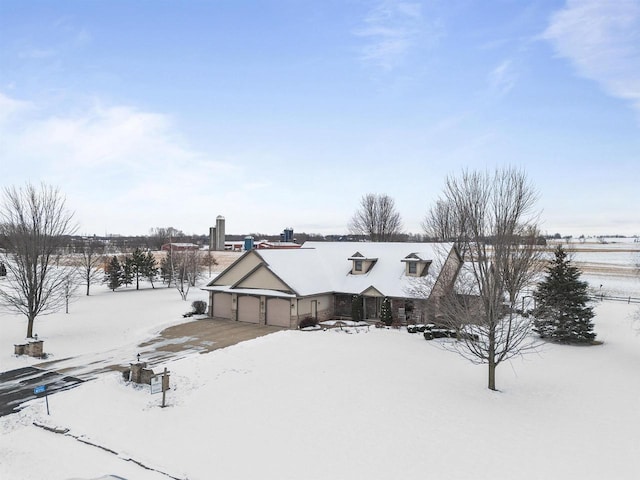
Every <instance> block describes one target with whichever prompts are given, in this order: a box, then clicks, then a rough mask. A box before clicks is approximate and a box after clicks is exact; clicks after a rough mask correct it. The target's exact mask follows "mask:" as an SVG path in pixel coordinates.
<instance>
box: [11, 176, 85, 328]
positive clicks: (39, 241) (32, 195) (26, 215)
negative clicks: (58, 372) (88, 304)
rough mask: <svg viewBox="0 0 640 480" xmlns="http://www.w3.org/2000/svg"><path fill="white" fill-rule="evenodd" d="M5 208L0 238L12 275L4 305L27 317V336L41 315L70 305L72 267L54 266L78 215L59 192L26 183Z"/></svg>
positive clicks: (45, 186)
mask: <svg viewBox="0 0 640 480" xmlns="http://www.w3.org/2000/svg"><path fill="white" fill-rule="evenodd" d="M3 200H4V201H3V204H2V205H1V206H0V229H1V231H0V238H1V242H2V247H3V248H4V251H5V253H4V254H3V255H4V257H5V259H4V263H5V265H6V267H7V270H8V286H7V288H5V289H2V290H0V301H2V303H3V304H4V305H5V306H7V307H8V308H9V309H11V310H13V311H16V312H18V313H21V314H24V315H25V316H26V317H27V337H31V336H32V335H33V324H34V321H35V319H36V317H37V316H38V315H40V314H46V313H52V312H54V311H56V310H58V309H59V308H61V307H62V306H63V305H64V304H65V301H66V298H65V297H66V295H65V282H67V281H68V275H69V272H68V268H66V267H58V266H56V265H54V264H53V263H54V261H55V255H56V254H57V253H58V251H59V249H60V248H61V247H62V246H63V242H64V240H65V236H67V235H71V234H73V232H74V231H75V225H74V224H73V223H72V218H73V214H72V213H70V212H69V211H68V210H67V209H66V205H65V199H64V196H63V195H62V194H61V193H60V191H59V190H58V189H57V188H54V187H51V186H48V185H45V184H42V185H41V186H40V187H39V188H38V187H35V186H34V185H31V184H29V183H27V184H26V185H25V186H24V187H22V188H16V187H7V188H5V189H4V199H3Z"/></svg>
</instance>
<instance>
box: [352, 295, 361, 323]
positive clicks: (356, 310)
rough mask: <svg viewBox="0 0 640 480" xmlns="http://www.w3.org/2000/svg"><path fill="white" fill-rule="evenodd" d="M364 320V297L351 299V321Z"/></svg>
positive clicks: (357, 296)
mask: <svg viewBox="0 0 640 480" xmlns="http://www.w3.org/2000/svg"><path fill="white" fill-rule="evenodd" d="M363 318H364V308H363V306H362V297H361V296H360V295H354V296H353V297H351V320H353V321H354V322H360V321H362V319H363Z"/></svg>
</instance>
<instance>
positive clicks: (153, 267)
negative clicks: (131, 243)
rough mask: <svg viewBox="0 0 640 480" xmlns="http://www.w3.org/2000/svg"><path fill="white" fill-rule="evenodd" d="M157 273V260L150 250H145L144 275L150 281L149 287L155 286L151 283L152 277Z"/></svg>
mask: <svg viewBox="0 0 640 480" xmlns="http://www.w3.org/2000/svg"><path fill="white" fill-rule="evenodd" d="M157 274H158V262H157V261H156V257H155V256H154V255H153V253H151V252H147V255H146V257H145V262H144V276H145V277H147V278H148V279H149V282H151V288H156V287H155V286H154V285H153V279H154V278H155V276H156V275H157Z"/></svg>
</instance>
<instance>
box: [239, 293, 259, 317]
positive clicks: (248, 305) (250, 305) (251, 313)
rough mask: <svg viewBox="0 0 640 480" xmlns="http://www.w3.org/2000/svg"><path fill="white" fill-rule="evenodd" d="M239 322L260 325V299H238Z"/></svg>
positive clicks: (245, 297) (246, 297)
mask: <svg viewBox="0 0 640 480" xmlns="http://www.w3.org/2000/svg"><path fill="white" fill-rule="evenodd" d="M238 321H240V322H249V323H260V300H259V298H258V297H248V296H246V295H245V296H241V297H238Z"/></svg>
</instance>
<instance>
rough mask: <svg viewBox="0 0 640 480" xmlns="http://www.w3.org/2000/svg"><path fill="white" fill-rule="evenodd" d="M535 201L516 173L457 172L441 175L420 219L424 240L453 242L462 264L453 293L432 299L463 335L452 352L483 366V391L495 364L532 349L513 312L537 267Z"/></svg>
mask: <svg viewBox="0 0 640 480" xmlns="http://www.w3.org/2000/svg"><path fill="white" fill-rule="evenodd" d="M536 200H537V194H536V192H535V190H534V189H533V187H532V186H531V185H530V184H529V182H528V180H527V177H526V175H525V174H524V173H523V172H521V171H519V170H516V169H513V168H505V169H499V170H496V171H495V172H494V173H488V172H486V173H481V172H469V171H464V172H463V173H462V175H461V177H460V178H455V177H448V178H447V180H446V184H445V188H444V192H443V194H442V196H441V198H440V200H439V202H438V203H436V206H435V207H434V208H432V209H431V211H430V212H429V213H428V214H427V217H426V219H425V222H424V225H425V226H426V227H427V233H428V234H429V235H431V236H433V237H435V238H438V239H446V240H454V241H455V242H456V244H457V246H458V249H459V252H460V253H461V254H462V256H463V259H464V261H465V266H464V268H463V271H462V272H461V274H460V275H459V277H458V282H457V285H456V290H455V292H452V293H450V294H448V295H444V296H443V297H442V299H441V301H440V313H441V315H442V321H443V322H445V323H448V324H449V325H451V326H453V327H454V328H457V329H459V330H461V331H462V332H463V333H462V334H461V335H459V341H458V342H456V344H455V345H456V347H457V348H458V351H459V353H461V354H462V355H464V356H465V357H466V358H468V359H470V360H472V361H474V362H478V363H486V364H487V365H488V367H489V371H488V377H489V378H488V380H489V381H488V387H489V389H491V390H496V367H497V366H498V365H499V364H500V363H501V362H503V361H505V360H508V359H509V358H512V357H514V356H516V355H520V354H522V353H524V352H525V351H526V350H528V349H529V348H532V346H533V344H532V343H531V342H532V339H531V337H530V335H529V333H530V329H531V322H530V321H529V320H528V319H527V318H524V317H523V316H521V315H518V314H516V312H515V310H516V307H517V303H516V302H517V299H518V297H519V294H520V293H521V292H522V290H523V289H524V288H525V287H526V286H528V285H529V284H530V283H531V282H532V281H533V280H534V278H535V276H536V274H538V273H539V272H540V269H541V268H542V264H541V262H540V252H539V250H538V249H537V248H535V245H534V242H533V241H532V240H531V239H532V238H533V239H535V238H536V233H537V228H536V222H537V214H536V212H534V210H533V209H534V206H535V202H536ZM445 217H446V218H445Z"/></svg>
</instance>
